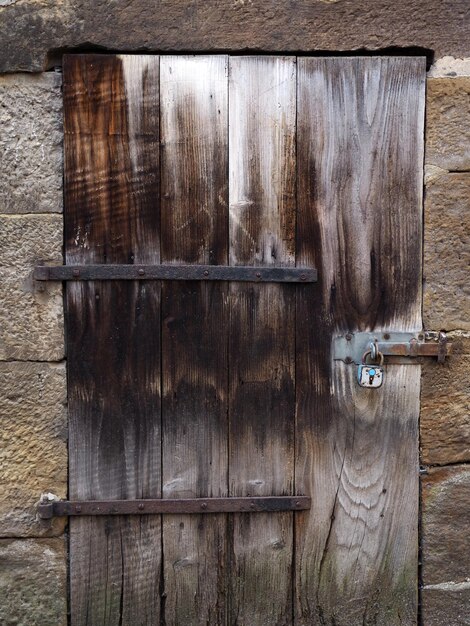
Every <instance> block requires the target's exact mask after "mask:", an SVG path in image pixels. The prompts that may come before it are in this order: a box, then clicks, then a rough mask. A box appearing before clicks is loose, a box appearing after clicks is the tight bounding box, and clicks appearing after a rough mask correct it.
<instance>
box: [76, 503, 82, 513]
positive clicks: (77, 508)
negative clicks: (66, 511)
mask: <svg viewBox="0 0 470 626" xmlns="http://www.w3.org/2000/svg"><path fill="white" fill-rule="evenodd" d="M75 512H76V513H81V512H82V507H81V506H79V505H78V504H77V506H76V507H75Z"/></svg>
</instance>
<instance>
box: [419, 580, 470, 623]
mask: <svg viewBox="0 0 470 626" xmlns="http://www.w3.org/2000/svg"><path fill="white" fill-rule="evenodd" d="M421 593H422V595H421V599H422V608H421V612H422V616H423V626H470V582H469V583H457V584H444V585H436V586H435V587H433V586H431V587H428V588H425V589H423V590H422V592H421Z"/></svg>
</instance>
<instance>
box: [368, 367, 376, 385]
mask: <svg viewBox="0 0 470 626" xmlns="http://www.w3.org/2000/svg"><path fill="white" fill-rule="evenodd" d="M374 376H375V370H374V369H370V370H369V385H372V383H373V382H374Z"/></svg>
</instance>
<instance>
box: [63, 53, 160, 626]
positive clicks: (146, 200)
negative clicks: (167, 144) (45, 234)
mask: <svg viewBox="0 0 470 626" xmlns="http://www.w3.org/2000/svg"><path fill="white" fill-rule="evenodd" d="M158 63H159V61H158V58H157V57H146V56H140V57H133V56H125V57H119V56H112V55H100V56H98V55H76V56H66V57H65V62H64V116H65V252H66V259H67V263H69V264H71V263H77V264H80V263H158V262H159V257H160V251H159V175H158V167H159V143H158V142H159V121H158V118H159V113H158V74H159V65H158ZM66 312H67V351H68V385H69V425H70V430H69V452H70V481H69V491H70V497H71V498H72V499H100V498H105V499H113V498H115V499H119V498H128V499H135V498H157V497H160V496H161V474H160V465H161V454H160V450H161V436H160V330H159V323H160V288H159V285H158V284H157V283H156V282H152V283H150V282H149V283H147V282H137V281H136V282H124V281H122V282H114V283H106V282H86V283H76V284H70V283H69V284H68V285H67V293H66ZM70 564H71V575H70V584H71V614H72V617H71V623H72V624H73V625H76V626H78V625H80V626H81V625H84V624H90V625H91V624H93V625H94V624H109V625H110V626H111V625H112V626H115V625H116V624H123V625H124V624H128V625H130V624H133V625H134V624H155V623H158V621H159V619H160V598H159V586H160V570H161V524H160V517H159V516H146V517H141V518H140V517H138V516H133V517H131V516H129V517H123V516H116V517H109V518H99V517H98V518H93V517H90V518H84V519H80V518H73V519H71V520H70Z"/></svg>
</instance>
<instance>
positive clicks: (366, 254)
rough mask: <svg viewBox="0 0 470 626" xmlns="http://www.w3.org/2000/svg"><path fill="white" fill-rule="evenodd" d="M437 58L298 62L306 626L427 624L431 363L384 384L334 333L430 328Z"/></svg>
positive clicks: (393, 371)
mask: <svg viewBox="0 0 470 626" xmlns="http://www.w3.org/2000/svg"><path fill="white" fill-rule="evenodd" d="M424 76H425V62H424V59H411V58H395V59H391V58H389V59H387V58H356V59H352V58H351V59H348V58H330V59H313V58H311V59H305V58H304V59H300V60H299V78H298V120H299V122H298V147H297V149H298V205H299V207H300V208H301V210H300V212H299V216H298V228H297V246H298V248H297V250H298V256H297V262H298V263H299V264H304V263H305V264H313V265H315V266H316V267H318V270H319V283H318V284H317V285H314V286H305V287H303V288H302V290H299V292H298V294H299V295H298V298H297V348H298V353H297V412H296V413H297V417H296V424H297V436H296V442H297V448H296V488H297V490H298V492H299V493H305V494H309V495H311V496H312V508H311V511H310V512H304V513H298V514H297V524H296V559H297V562H296V603H295V604H296V623H298V624H305V625H307V624H309V625H310V624H312V623H317V622H318V623H321V624H325V625H327V624H330V625H333V624H334V625H335V626H342V625H344V626H346V625H347V626H355V625H356V624H361V625H362V624H387V626H392V625H394V624H397V625H398V624H400V625H403V624H414V623H415V622H416V589H417V581H416V574H417V547H418V536H417V521H418V411H419V379H420V368H419V366H409V365H393V366H387V367H386V375H385V382H384V385H383V387H382V388H381V389H380V390H379V391H374V390H365V389H361V388H359V387H358V385H357V384H356V382H355V375H356V368H355V367H354V366H348V365H345V364H344V363H340V362H337V363H333V362H332V361H331V355H330V344H331V338H332V335H333V334H334V333H337V332H344V331H347V330H350V331H360V330H372V329H379V330H383V331H386V330H392V329H395V330H403V331H407V330H408V331H416V330H419V329H421V210H422V209H421V200H422V197H421V196H422V159H423V117H424V116H423V113H424Z"/></svg>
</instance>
